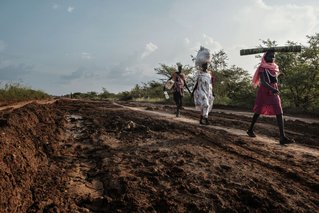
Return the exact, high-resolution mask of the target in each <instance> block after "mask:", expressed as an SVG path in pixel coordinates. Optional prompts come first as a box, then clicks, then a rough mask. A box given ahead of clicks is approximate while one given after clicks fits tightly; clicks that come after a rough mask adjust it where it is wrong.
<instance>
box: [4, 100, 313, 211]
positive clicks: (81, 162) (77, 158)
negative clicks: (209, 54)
mask: <svg viewBox="0 0 319 213" xmlns="http://www.w3.org/2000/svg"><path fill="white" fill-rule="evenodd" d="M123 105H126V106H127V107H126V106H123ZM128 106H130V107H132V108H128ZM133 108H136V109H138V110H133ZM144 109H145V110H144ZM146 109H147V110H146ZM173 112H174V108H172V107H168V106H156V105H148V104H146V103H144V104H143V105H139V104H137V103H135V104H134V105H132V104H129V103H124V102H123V103H120V104H115V103H112V102H95V101H72V100H58V101H56V102H55V103H52V104H46V105H39V104H36V103H33V104H32V103H31V104H28V105H25V106H24V107H22V108H18V109H14V110H12V111H0V136H1V137H0V156H2V158H1V159H0V189H1V191H0V193H1V200H0V209H1V210H3V212H214V211H216V212H238V211H240V212H255V211H280V212H281V211H287V212H288V211H289V212H290V211H296V212H298V211H309V212H316V211H318V210H319V202H318V200H319V168H318V158H319V152H318V146H319V144H318V134H317V132H318V130H319V128H318V126H308V124H305V123H302V122H294V121H291V122H290V123H288V122H287V131H288V132H290V133H288V134H290V135H289V136H293V137H295V138H297V144H294V145H291V146H286V147H283V146H279V145H278V143H277V137H278V135H277V133H276V132H277V129H276V127H275V123H272V122H273V120H267V119H265V120H262V121H261V123H260V124H259V126H258V129H259V130H258V132H257V133H259V134H263V135H264V136H265V137H268V138H270V139H269V141H266V142H265V141H263V140H261V139H260V138H257V139H251V138H248V137H247V136H245V135H240V134H231V132H229V131H225V130H223V128H224V129H225V128H226V127H227V128H230V127H231V128H236V129H238V130H239V131H243V132H244V130H245V128H246V127H247V124H248V123H249V118H245V117H241V116H236V115H226V114H219V113H212V114H211V116H210V119H211V120H210V121H211V123H212V124H213V125H212V126H211V127H210V126H200V125H198V124H197V117H198V113H197V112H194V111H190V110H183V111H182V115H183V117H184V118H185V119H184V120H183V119H178V118H175V117H174V115H173ZM190 121H194V122H190ZM195 121H196V122H195ZM214 126H215V127H214ZM217 127H219V128H217ZM269 127H271V128H269ZM309 127H311V128H309ZM298 137H300V138H302V140H298Z"/></svg>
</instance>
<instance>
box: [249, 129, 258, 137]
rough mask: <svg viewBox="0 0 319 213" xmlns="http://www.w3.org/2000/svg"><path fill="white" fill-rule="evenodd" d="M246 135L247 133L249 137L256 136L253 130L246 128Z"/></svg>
mask: <svg viewBox="0 0 319 213" xmlns="http://www.w3.org/2000/svg"><path fill="white" fill-rule="evenodd" d="M247 135H248V136H249V137H252V138H255V137H256V134H255V133H254V131H253V130H247Z"/></svg>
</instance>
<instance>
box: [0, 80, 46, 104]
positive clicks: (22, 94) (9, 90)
mask: <svg viewBox="0 0 319 213" xmlns="http://www.w3.org/2000/svg"><path fill="white" fill-rule="evenodd" d="M49 97H50V95H48V94H46V93H45V92H42V91H40V90H33V89H31V88H28V87H25V86H22V85H20V84H18V83H14V84H5V85H4V87H3V88H1V89H0V100H1V101H23V100H34V99H36V100H40V99H46V98H49Z"/></svg>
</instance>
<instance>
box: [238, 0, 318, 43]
mask: <svg viewBox="0 0 319 213" xmlns="http://www.w3.org/2000/svg"><path fill="white" fill-rule="evenodd" d="M254 1H255V4H249V5H246V6H245V7H244V8H242V9H241V10H239V12H238V13H237V14H236V15H235V17H236V18H235V17H234V19H236V20H237V21H236V22H237V26H238V27H237V30H236V31H237V32H234V33H236V36H237V37H238V38H239V39H240V40H241V41H242V42H248V43H249V41H253V42H256V41H258V39H262V40H266V39H268V38H269V39H271V40H275V41H277V42H278V43H280V44H281V45H282V44H283V43H285V42H287V41H288V40H290V41H297V42H301V40H303V41H305V40H306V36H305V35H311V34H314V33H315V32H316V31H318V24H319V23H318V20H319V15H318V9H316V7H314V6H298V5H293V4H286V5H277V6H272V5H266V4H265V3H264V2H263V1H262V0H254ZM256 45H257V44H255V46H256Z"/></svg>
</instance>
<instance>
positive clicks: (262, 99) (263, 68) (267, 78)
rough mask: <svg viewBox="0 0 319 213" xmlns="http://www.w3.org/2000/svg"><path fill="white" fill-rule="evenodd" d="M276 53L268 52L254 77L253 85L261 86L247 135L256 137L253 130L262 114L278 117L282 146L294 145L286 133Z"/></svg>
mask: <svg viewBox="0 0 319 213" xmlns="http://www.w3.org/2000/svg"><path fill="white" fill-rule="evenodd" d="M274 58H275V52H273V51H267V52H266V53H265V54H264V55H263V57H262V59H261V63H260V65H259V67H258V68H257V70H256V72H255V74H254V77H253V85H254V86H255V87H256V86H259V88H258V91H257V97H256V101H255V105H254V109H253V111H254V113H255V114H254V116H253V119H252V122H251V125H250V127H249V129H248V130H247V134H248V135H249V136H250V137H256V135H255V133H254V131H253V128H254V125H255V123H256V121H257V119H258V118H259V115H260V114H263V115H276V118H277V124H278V127H279V133H280V144H282V145H283V144H288V143H293V140H290V139H288V138H287V137H286V136H285V132H284V120H283V111H282V107H281V99H280V96H279V90H278V84H277V83H278V79H277V76H278V73H279V68H278V65H277V64H276V63H275V62H274Z"/></svg>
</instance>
